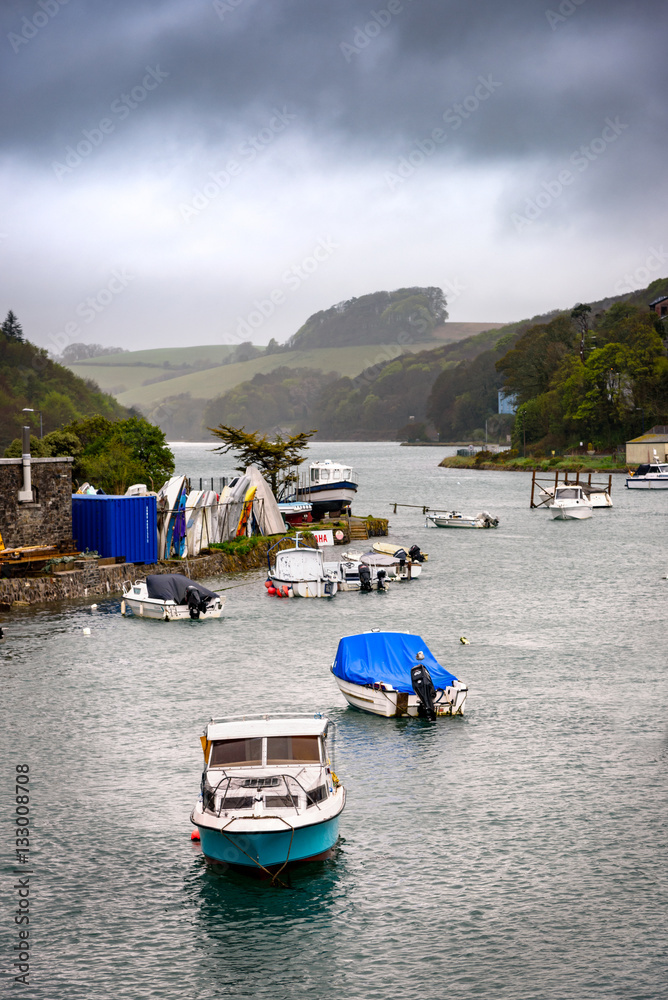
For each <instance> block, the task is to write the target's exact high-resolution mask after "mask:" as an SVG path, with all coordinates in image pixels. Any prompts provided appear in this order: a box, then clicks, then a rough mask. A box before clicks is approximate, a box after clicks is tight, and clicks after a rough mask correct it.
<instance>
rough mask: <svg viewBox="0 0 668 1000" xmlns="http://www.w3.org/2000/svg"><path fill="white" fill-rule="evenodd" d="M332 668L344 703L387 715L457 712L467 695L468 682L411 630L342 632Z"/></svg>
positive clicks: (432, 715) (436, 715) (429, 715)
mask: <svg viewBox="0 0 668 1000" xmlns="http://www.w3.org/2000/svg"><path fill="white" fill-rule="evenodd" d="M332 673H333V674H334V677H335V679H336V682H337V684H338V685H339V689H340V691H341V693H342V695H343V697H344V698H345V699H346V701H347V702H348V704H349V705H352V707H353V708H358V709H360V710H361V711H363V712H370V713H371V714H373V715H382V716H385V717H386V718H392V717H395V716H411V717H417V716H420V717H422V718H428V719H430V720H432V721H433V720H435V719H437V718H441V717H443V716H446V715H448V716H449V715H461V714H462V713H463V711H464V703H465V702H466V698H467V696H468V687H467V686H466V685H465V684H463V683H462V682H461V681H459V680H457V678H456V677H455V675H454V674H452V673H450V671H449V670H446V669H445V667H443V666H441V664H440V663H439V662H438V660H437V659H436V657H435V656H434V655H433V653H432V652H431V651H430V649H429V647H428V646H427V644H426V643H425V641H424V639H422V638H421V637H420V636H419V635H413V634H411V633H410V632H380V631H372V632H362V633H361V634H359V635H348V636H344V637H343V638H342V639H341V640H340V642H339V646H338V649H337V651H336V657H335V659H334V663H333V665H332Z"/></svg>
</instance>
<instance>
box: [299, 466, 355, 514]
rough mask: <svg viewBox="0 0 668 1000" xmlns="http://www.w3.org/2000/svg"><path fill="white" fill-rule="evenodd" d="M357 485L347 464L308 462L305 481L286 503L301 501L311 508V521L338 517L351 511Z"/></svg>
mask: <svg viewBox="0 0 668 1000" xmlns="http://www.w3.org/2000/svg"><path fill="white" fill-rule="evenodd" d="M356 493H357V483H355V482H353V470H352V468H351V466H349V465H343V464H342V463H340V462H332V460H331V459H329V458H327V459H325V460H324V461H323V462H311V464H310V465H309V471H308V479H307V480H305V481H302V482H301V483H300V484H299V486H298V487H297V489H296V491H295V493H294V494H292V496H289V497H286V500H287V501H288V502H292V501H298V500H303V501H306V502H307V503H310V504H311V505H312V507H313V520H314V521H318V520H319V519H320V518H321V517H323V516H324V515H325V514H332V515H336V514H341V513H342V512H344V511H347V510H349V509H350V504H351V503H352V501H353V499H354V497H355V494H356Z"/></svg>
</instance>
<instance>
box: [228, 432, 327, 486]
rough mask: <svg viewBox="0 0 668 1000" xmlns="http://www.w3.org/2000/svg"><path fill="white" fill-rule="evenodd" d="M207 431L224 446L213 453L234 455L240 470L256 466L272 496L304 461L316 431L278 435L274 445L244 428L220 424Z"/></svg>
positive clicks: (264, 437)
mask: <svg viewBox="0 0 668 1000" xmlns="http://www.w3.org/2000/svg"><path fill="white" fill-rule="evenodd" d="M209 430H210V431H211V433H212V434H215V435H216V437H218V438H220V440H221V441H222V442H223V444H222V445H220V446H219V447H218V448H214V449H213V450H214V451H217V452H221V453H222V454H225V453H226V452H230V451H232V452H235V453H236V454H237V456H238V458H239V460H240V464H241V467H242V470H243V469H245V468H246V466H247V465H257V466H258V468H259V469H260V472H261V473H262V475H263V476H264V478H265V479H266V480H267V482H268V483H269V485H270V486H271V489H272V492H273V493H274V494H276V493H277V491H278V488H279V481H280V480H281V479H284V478H285V474H286V473H288V472H289V471H290V469H292V468H294V466H296V465H301V464H302V462H304V461H305V459H306V454H305V450H306V447H307V445H308V442H309V439H310V438H312V437H313V435H314V434H315V433H316V431H302V433H301V434H292V435H290V437H288V438H285V439H284V438H282V437H281V436H280V434H279V435H278V437H277V438H276V439H275V440H274V441H270V440H269V438H268V437H266V436H264V435H261V434H259V433H257V432H255V433H253V432H248V431H246V430H245V429H244V428H243V427H229V426H228V425H226V424H219V426H218V427H209Z"/></svg>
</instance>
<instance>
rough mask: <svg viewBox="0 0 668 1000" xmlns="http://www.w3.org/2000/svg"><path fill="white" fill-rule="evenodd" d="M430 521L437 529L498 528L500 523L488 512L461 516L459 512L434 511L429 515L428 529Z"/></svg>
mask: <svg viewBox="0 0 668 1000" xmlns="http://www.w3.org/2000/svg"><path fill="white" fill-rule="evenodd" d="M429 521H431V523H432V524H434V525H435V526H436V527H437V528H496V526H497V525H498V523H499V519H498V517H492V515H491V514H490V513H489V512H488V511H486V510H482V511H480V513H479V514H475V515H470V514H460V513H459V511H457V510H450V511H444V512H443V513H439V511H434V512H433V513H432V514H427V525H426V527H429V523H428V522H429Z"/></svg>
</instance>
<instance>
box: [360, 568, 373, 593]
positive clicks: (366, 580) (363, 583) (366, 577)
mask: <svg viewBox="0 0 668 1000" xmlns="http://www.w3.org/2000/svg"><path fill="white" fill-rule="evenodd" d="M360 590H361V591H362V593H363V594H370V593H371V570H370V569H369V567H368V566H367V565H366V564H365V563H361V564H360Z"/></svg>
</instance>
